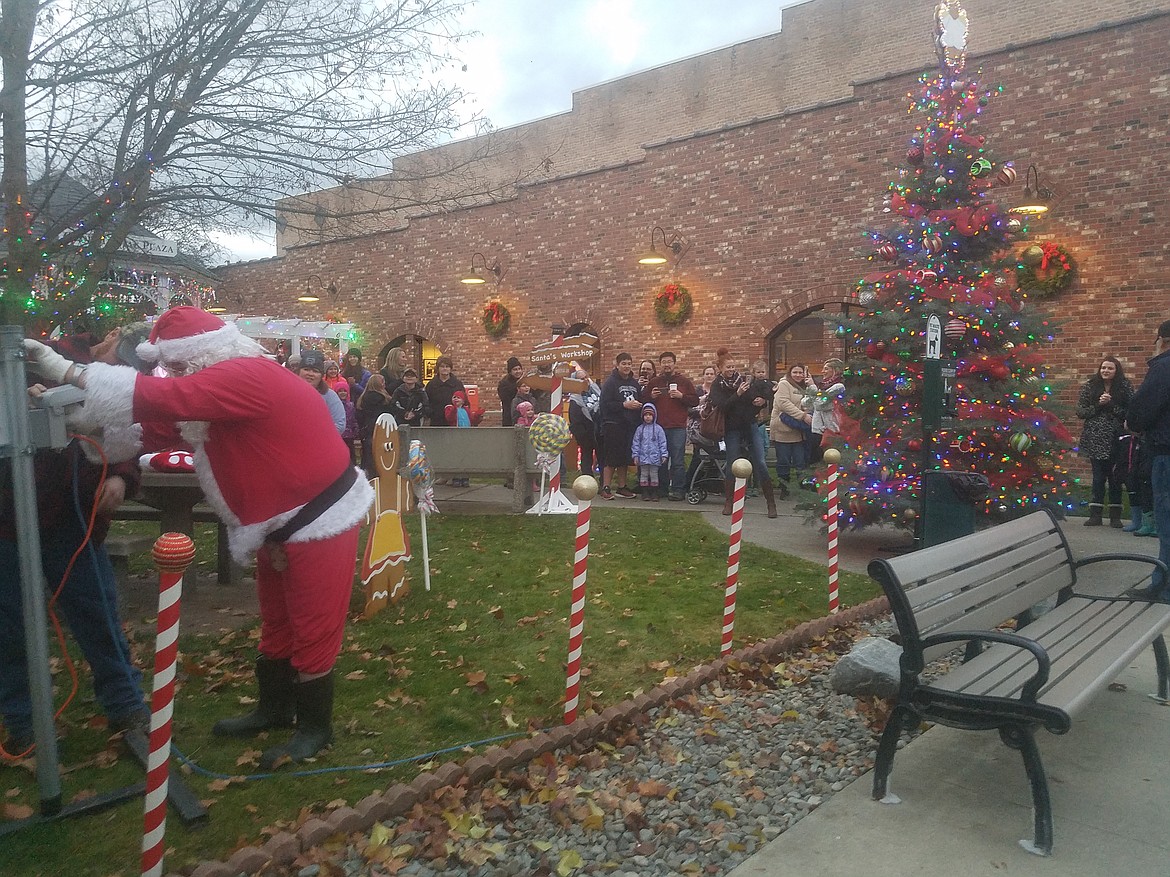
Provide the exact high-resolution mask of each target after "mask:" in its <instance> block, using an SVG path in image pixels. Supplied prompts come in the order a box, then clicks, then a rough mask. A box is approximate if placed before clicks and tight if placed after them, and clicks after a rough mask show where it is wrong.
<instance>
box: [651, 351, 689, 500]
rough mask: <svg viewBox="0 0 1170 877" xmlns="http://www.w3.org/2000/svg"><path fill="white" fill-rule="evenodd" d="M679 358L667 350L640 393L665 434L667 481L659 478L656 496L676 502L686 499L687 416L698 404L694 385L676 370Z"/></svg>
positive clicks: (660, 476) (660, 357)
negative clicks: (652, 408)
mask: <svg viewBox="0 0 1170 877" xmlns="http://www.w3.org/2000/svg"><path fill="white" fill-rule="evenodd" d="M677 364H678V358H677V357H676V356H675V355H674V354H673V353H671V352H670V351H669V350H668V351H665V352H663V353H661V354H659V356H658V374H657V375H655V376H654V377H652V378H651V379H650V380H649V381H648V382H647V383H646V385H645V387H644V388H643V390H642V401H643V402H651V403H653V404H654V407H655V408H656V409H657V410H658V425H659V426H661V427H662V429H663V431H664V432H665V433H666V446H667V451H668V453H669V458H670V459H669V460H668V462H667V463H666V464H665V468H666V471H667V475H668V477H665V478H664V477H662V473H660V474H659V481H660V484H659V493H660V495H665V496H666V498H667V499H669V500H672V501H674V502H679V501H680V500H682V499H684V498H685V495H686V485H687V479H686V467H685V465H684V459H685V456H686V451H687V412H688V411H689V410H690V409H691V408H694V407H695V406H696V405H698V404H699V393H698V391H697V390H695V385H694V384H693V383H691V381H690V379H689V378H688V377H687V376H686V375H684V374H683V373H682V372H680V371H677V370H676V366H677Z"/></svg>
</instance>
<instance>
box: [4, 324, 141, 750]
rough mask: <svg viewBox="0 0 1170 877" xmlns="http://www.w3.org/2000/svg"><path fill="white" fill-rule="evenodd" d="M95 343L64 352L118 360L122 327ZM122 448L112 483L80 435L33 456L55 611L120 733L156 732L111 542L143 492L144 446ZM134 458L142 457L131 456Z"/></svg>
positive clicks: (9, 743)
mask: <svg viewBox="0 0 1170 877" xmlns="http://www.w3.org/2000/svg"><path fill="white" fill-rule="evenodd" d="M89 340H91V339H88V338H87V337H85V336H82V337H79V338H66V339H63V340H62V341H61V342H60V343H59V344H58V345H57V346H58V348H59V349H60V351H61V352H62V353H63V354H65V355H66V356H70V357H72V358H73V359H75V360H77V361H81V362H92V361H106V362H116V361H118V356H119V355H120V354H118V350H119V345H118V342H119V340H120V333H118V332H117V331H115V332H111V333H110V334H109V335H107V336H106V338H105V339H104V340H103V341H102V342H100V343H98V344H96V345H93V346H92V347H91V346H90V345H89V344H88V341H89ZM130 349H131V350H133V347H132V346H131V347H130ZM121 450H122V452H123V453H122V455H121V456H118V453H117V451H116V450H115V449H114V447H113V443H112V442H110V443H108V444H107V445H106V451H107V453H109V454H110V455H111V459H110V465H109V468H108V471H107V472H106V477H105V479H104V480H103V479H102V477H101V475H102V470H101V466H100V465H99V464H97V463H94V462H91V461H90V459H89V457H88V456H87V454H86V453H85V450H84V447H83V445H82V442H81V441H80V440H79V439H74V440H73V442H71V443H70V445H69V446H68V447H66V448H65V449H64V450H60V451H53V450H42V451H39V452H37V455H36V457H35V458H34V460H33V472H34V478H35V480H36V489H37V519H38V523H39V525H40V534H41V561H42V568H43V570H44V575H45V581H46V584H47V585H48V588H49V592H50V594H52V593H56V592H57V591H58V588H60V593H59V594H58V596H57V601H56V604H55V611H56V612H57V614H58V615H59V616H60V617H61V618H62V619H63V620H64V622H65V624H66V625H67V626H68V628H69V629H70V631H72V633H73V637H74V639H75V640H76V641H77V645H78V646H79V647H80V649H81V653H82V654H83V655H84V656H85V660H86V661H87V662H88V663H89V667H90V670H91V672H92V675H93V688H94V694H95V695H96V696H97V701H98V704H99V705H100V706H101V708H102V711H103V712H104V713H105V714H106V716H107V718H108V719H109V723H110V729H111V730H112V731H125V730H127V729H129V728H132V727H138V728H147V727H149V723H150V711H149V710H148V709H147V707H146V704H145V702H144V700H143V695H142V674H141V673H140V672H139V671H138V668H137V667H135V666H134V664H133V662H132V661H131V657H130V646H129V644H128V643H127V641H126V636H125V634H124V633H123V631H122V621H121V619H120V617H119V615H118V606H117V590H116V586H115V580H114V570H113V567H112V566H111V565H110V558H109V555H108V554H107V553H106V549H105V547H104V546H103V544H102V543H103V542H104V540H105V536H106V531H107V530H108V529H109V526H110V517H111V515H112V514H113V512H114V510H115V509H116V508H117V507H118V505H119V504H120V503H121V502H122V500H124V499H125V498H126V497H127V496H132V495H134V493H136V492H137V490H138V482H139V472H138V465H137V459H136V458H137V453H136V448H134V447H131V446H129V445H127V446H126V447H124V448H122V449H121ZM127 455H130V456H132V459H129V460H127V459H126V457H127ZM118 460H123V461H124V462H118ZM9 475H10V471H9V472H2V471H0V716H3V719H4V727H5V729H6V730H7V731H8V738H7V740H6V742H5V743H4V750H5V751H6V752H7V753H8V754H9V755H11V756H14V757H20V756H23V755H25V754H27V752H28V750H29V749H30V748H31V747H32V701H31V697H30V694H29V684H28V668H27V666H26V655H25V639H24V621H23V613H22V611H21V579H20V557H19V554H18V552H17V546H16V522H15V515H14V505H13V502H14V496H13V487H12V479H11V478H10V477H7V476H9ZM95 505H96V507H97V514H96V518H95V519H94V526H93V530H92V532H91V534H90V539H89V541H88V543H87V544H85V547H84V548H82V550H81V552H80V554H78V556H77V560H76V561H75V562H74V564H73V568H72V570H70V571H69V575H68V578H66V579H64V586H62V579H63V578H64V577H65V572H66V570H67V569H68V567H69V562H70V559H71V558H72V557H73V555H74V554H75V553H76V552H77V549H78V547H79V546H81V545H82V544H83V542H84V540H85V535H86V528H87V526H88V523H89V518H90V513H91V511H92V510H93V508H94V506H95Z"/></svg>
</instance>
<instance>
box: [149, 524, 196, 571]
mask: <svg viewBox="0 0 1170 877" xmlns="http://www.w3.org/2000/svg"><path fill="white" fill-rule="evenodd" d="M150 554H151V557H153V558H154V565H155V566H157V567H158V568H159V570H161V571H162V572H173V573H181V572H182V571H183V570H185V569H186V568H187V567H188V566H190V565H191V561H192V560H194V559H195V543H194V542H192V541H191V537H190V536H187V535H186V534H184V533H163V534H162V535H161V536H159V537H158V538H157V539H155V540H154V549H153V550H152V551H151V552H150Z"/></svg>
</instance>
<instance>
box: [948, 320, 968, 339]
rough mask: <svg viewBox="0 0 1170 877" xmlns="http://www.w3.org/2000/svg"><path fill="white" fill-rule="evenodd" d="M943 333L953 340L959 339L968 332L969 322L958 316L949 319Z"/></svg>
mask: <svg viewBox="0 0 1170 877" xmlns="http://www.w3.org/2000/svg"><path fill="white" fill-rule="evenodd" d="M943 334H944V335H946V336H947V337H948V338H950V339H951V340H952V341H957V340H958V339H960V338H962V337H963V336H964V335H966V334H967V324H966V323H964V322H963V321H962V320H960V319H959V318H958V317H955V319H953V320H949V321H948V322H947V324H946V325H945V326H944V327H943Z"/></svg>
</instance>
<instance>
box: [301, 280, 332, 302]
mask: <svg viewBox="0 0 1170 877" xmlns="http://www.w3.org/2000/svg"><path fill="white" fill-rule="evenodd" d="M319 292H327V293H328V294H329V298H330V299H331V300H333V301H336V300H337V292H338V291H337V284H336V283H334V282H333V281H332V280H330V281H329V285H328V286H326V285H325V281H323V280H322V279H321V275H320V274H310V275H309V276H308V277H306V278H305V291H304V292H302V293H301V294H300V295H298V296H297V301H303V302H315V301H320V300H321V296H319V295H318V294H317V293H319Z"/></svg>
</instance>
